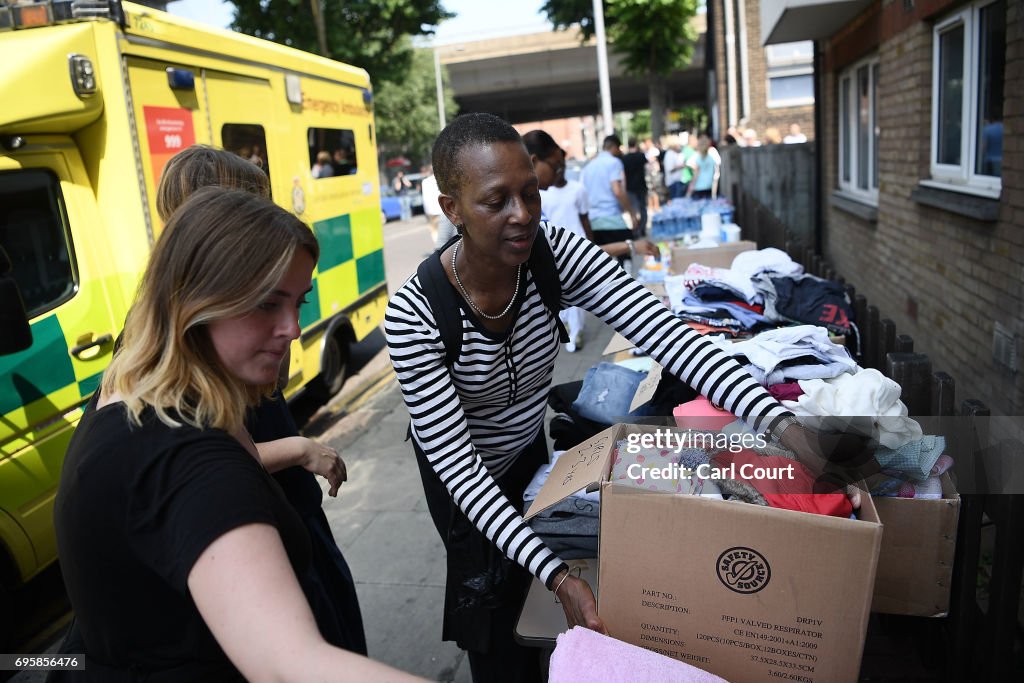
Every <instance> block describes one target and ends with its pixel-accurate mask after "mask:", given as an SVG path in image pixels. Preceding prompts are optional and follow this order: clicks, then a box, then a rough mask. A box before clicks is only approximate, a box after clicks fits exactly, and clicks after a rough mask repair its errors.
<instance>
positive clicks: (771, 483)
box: [711, 450, 853, 518]
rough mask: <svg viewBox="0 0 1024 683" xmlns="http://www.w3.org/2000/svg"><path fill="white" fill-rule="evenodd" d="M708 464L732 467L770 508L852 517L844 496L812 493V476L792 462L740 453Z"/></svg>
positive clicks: (724, 454)
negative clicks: (733, 466) (762, 497)
mask: <svg viewBox="0 0 1024 683" xmlns="http://www.w3.org/2000/svg"><path fill="white" fill-rule="evenodd" d="M711 464H712V465H713V466H715V467H728V466H729V465H735V472H736V478H737V479H738V480H739V481H743V482H746V483H748V484H750V485H751V486H753V487H754V488H755V489H757V492H758V493H760V494H761V495H762V496H764V498H765V500H767V501H768V505H770V506H771V507H773V508H782V509H784V510H797V511H799V512H812V513H815V514H819V515H831V516H833V517H843V518H848V517H849V516H850V515H851V514H852V513H853V505H852V504H851V503H850V499H849V498H847V497H846V494H845V493H814V492H813V491H814V484H815V479H814V476H813V475H812V474H811V471H810V470H808V469H807V468H806V467H804V466H803V465H802V464H801V463H799V462H797V461H796V460H790V459H789V458H783V457H780V456H775V455H759V454H757V453H755V452H754V451H748V450H742V451H740V452H738V453H730V452H729V451H724V452H722V453H719V454H718V455H716V456H715V457H714V458H712V460H711ZM744 465H746V466H747V467H744ZM769 477H775V478H769Z"/></svg>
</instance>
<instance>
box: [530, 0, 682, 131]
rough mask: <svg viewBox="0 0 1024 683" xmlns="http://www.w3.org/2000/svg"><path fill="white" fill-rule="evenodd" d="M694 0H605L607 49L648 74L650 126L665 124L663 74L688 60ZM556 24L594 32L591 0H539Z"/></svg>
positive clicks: (640, 73)
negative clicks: (542, 2)
mask: <svg viewBox="0 0 1024 683" xmlns="http://www.w3.org/2000/svg"><path fill="white" fill-rule="evenodd" d="M698 5H699V0H604V26H605V33H606V34H607V39H608V44H609V46H610V47H611V50H612V51H613V52H615V53H617V54H618V55H619V56H620V57H621V58H622V63H623V66H625V68H626V71H627V72H628V73H630V74H632V75H634V76H639V77H641V78H645V79H647V82H648V92H649V98H650V107H651V132H652V133H653V135H654V136H655V137H658V136H660V135H661V134H662V132H663V130H664V114H665V79H666V77H667V76H668V75H669V74H671V73H672V72H673V71H675V70H677V69H683V68H685V67H686V65H687V64H689V63H690V57H692V56H693V46H694V43H696V41H697V32H696V30H695V29H694V27H693V24H692V23H691V19H693V17H694V15H696V14H697V7H698ZM541 11H543V12H544V13H545V14H546V15H547V17H548V21H550V22H551V23H552V24H553V25H554V27H555V28H558V29H565V28H569V27H570V26H573V25H576V26H579V28H580V32H581V34H582V35H581V38H582V40H583V41H587V40H589V39H590V38H591V36H593V35H594V30H595V27H594V6H593V3H592V2H591V0H544V4H543V5H542V6H541Z"/></svg>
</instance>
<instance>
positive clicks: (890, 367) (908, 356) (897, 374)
mask: <svg viewBox="0 0 1024 683" xmlns="http://www.w3.org/2000/svg"><path fill="white" fill-rule="evenodd" d="M885 374H886V375H887V376H889V377H891V378H892V379H893V381H895V382H896V383H897V384H899V385H900V387H902V388H903V392H902V393H901V394H900V399H901V400H902V401H903V402H904V403H905V404H906V405H907V410H908V411H909V413H910V414H911V415H926V414H927V413H928V409H929V408H930V407H931V383H932V362H931V360H929V358H928V356H926V355H924V354H923V353H890V354H889V355H888V358H887V359H886V372H885Z"/></svg>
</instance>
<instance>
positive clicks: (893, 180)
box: [762, 0, 1024, 415]
mask: <svg viewBox="0 0 1024 683" xmlns="http://www.w3.org/2000/svg"><path fill="white" fill-rule="evenodd" d="M764 5H765V6H764V8H763V9H764V12H763V14H762V22H763V26H762V33H763V36H764V39H765V40H766V41H768V42H772V41H782V42H788V41H792V40H800V39H814V40H817V41H818V43H817V45H818V48H819V50H820V55H821V69H820V72H819V73H818V75H817V79H818V93H819V98H818V105H819V106H820V107H821V108H822V110H821V116H822V118H821V121H822V126H821V130H819V131H818V140H819V142H820V151H819V153H820V154H822V155H823V157H822V158H821V160H820V161H821V162H822V163H821V165H820V168H822V169H823V172H824V173H823V179H822V180H823V182H822V183H821V185H822V196H821V197H820V201H821V202H823V207H824V210H823V222H824V225H823V230H822V232H821V237H822V245H821V246H822V251H823V256H824V258H825V259H826V260H828V261H829V262H830V263H831V264H832V265H833V266H834V267H835V269H836V271H837V273H838V274H839V275H841V276H843V277H845V279H846V280H847V281H848V282H850V283H852V284H854V285H855V286H856V287H857V290H858V293H862V294H864V295H866V296H867V298H868V300H869V301H870V302H872V303H874V304H876V305H878V306H879V308H880V309H881V313H882V316H883V317H888V318H891V319H893V321H895V323H896V327H897V330H898V331H899V332H900V333H905V334H910V335H912V336H913V337H914V339H915V342H916V343H915V350H917V351H920V352H923V353H926V354H928V355H929V356H930V357H931V359H932V362H933V367H934V368H935V369H944V370H947V371H949V372H951V373H952V374H953V375H954V376H955V379H956V381H957V396H958V399H957V400H961V399H963V398H979V399H981V400H983V401H985V402H986V403H987V404H988V405H989V406H990V407H991V408H992V411H993V414H994V415H995V414H1000V415H1020V414H1021V410H1022V409H1024V378H1022V376H1021V373H1020V372H1019V368H1020V366H1021V362H1022V358H1021V356H1022V353H1021V336H1022V335H1024V141H1022V140H1021V138H1018V137H1017V136H1016V135H1015V133H1018V132H1020V131H1021V130H1022V128H1024V91H1022V90H1021V89H1020V84H1021V83H1024V2H1022V0H973V1H967V0H866V1H860V2H857V1H854V2H850V1H849V0H822V1H820V2H813V1H811V2H809V1H808V0H764ZM851 9H852V12H851V16H843V13H844V12H850V11H851ZM1013 84H1017V86H1016V87H1014V85H1013ZM1004 151H1005V155H1004V154H1003V152H1004Z"/></svg>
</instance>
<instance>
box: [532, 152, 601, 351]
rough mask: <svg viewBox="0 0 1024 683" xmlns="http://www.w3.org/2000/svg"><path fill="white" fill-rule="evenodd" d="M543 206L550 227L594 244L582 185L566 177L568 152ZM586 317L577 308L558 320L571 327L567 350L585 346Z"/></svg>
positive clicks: (542, 199) (545, 193) (542, 194)
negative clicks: (554, 226)
mask: <svg viewBox="0 0 1024 683" xmlns="http://www.w3.org/2000/svg"><path fill="white" fill-rule="evenodd" d="M540 205H541V209H542V210H543V212H544V215H545V216H546V217H547V220H548V222H549V223H551V224H553V225H557V226H559V227H562V228H565V229H566V230H569V231H571V232H574V233H576V234H577V235H579V236H580V237H586V238H587V239H588V240H591V241H593V240H594V235H593V233H592V232H591V229H590V218H589V216H588V213H589V212H590V202H589V200H588V199H587V191H586V189H584V187H583V185H581V184H580V183H577V182H576V181H574V180H568V179H567V178H566V177H565V151H564V150H563V151H562V163H561V164H560V165H559V166H558V167H556V169H555V181H554V182H553V183H552V184H551V186H550V187H549V188H548V189H546V190H541V191H540ZM585 315H586V314H585V313H584V312H583V310H582V309H581V308H579V307H577V306H573V307H571V308H566V309H563V310H562V311H560V312H559V314H558V317H559V318H561V319H562V322H563V323H564V324H565V326H566V327H568V328H569V329H568V332H569V343H568V344H566V345H565V350H566V351H568V352H569V353H575V352H576V350H577V349H579V348H580V347H582V346H583V323H584V320H585Z"/></svg>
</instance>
